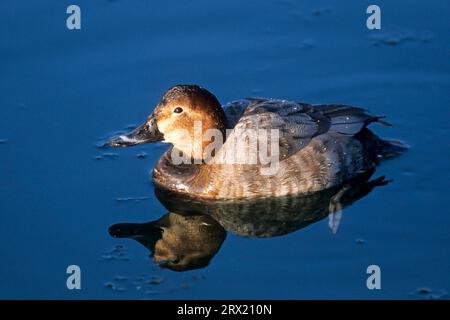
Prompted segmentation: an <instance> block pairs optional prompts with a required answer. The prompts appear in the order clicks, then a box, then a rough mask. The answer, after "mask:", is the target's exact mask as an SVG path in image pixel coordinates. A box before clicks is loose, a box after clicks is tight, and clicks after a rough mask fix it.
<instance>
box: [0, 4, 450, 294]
mask: <svg viewBox="0 0 450 320" xmlns="http://www.w3.org/2000/svg"><path fill="white" fill-rule="evenodd" d="M69 4H70V3H68V2H64V1H39V2H37V1H36V2H26V1H2V2H1V4H0V17H1V19H0V39H1V42H0V158H1V160H0V240H1V244H2V246H1V249H0V256H1V266H0V279H1V281H0V298H13V299H18V298H27V299H28V298H43V299H47V298H63V299H78V298H102V299H103V298H105V299H172V298H193V299H196V298H289V299H297V298H299V299H300V298H301V299H303V298H307V299H308V298H325V299H329V298H344V299H345V298H364V299H384V298H387V299H390V298H399V299H410V298H414V299H416V298H417V299H429V298H446V297H447V298H448V296H447V295H446V293H447V292H449V290H450V278H449V276H448V274H449V272H450V232H449V225H450V205H449V202H448V196H449V189H450V188H449V186H450V183H449V181H450V170H449V166H448V159H449V158H450V152H449V150H450V148H449V147H450V145H449V142H448V139H447V138H448V135H449V115H450V113H449V109H450V95H449V92H450V90H449V89H450V59H449V58H450V42H449V39H450V28H449V23H448V22H449V16H450V5H449V4H448V3H447V2H446V1H439V0H430V1H426V2H423V1H395V2H394V1H381V0H379V1H377V4H378V5H379V6H380V7H381V10H382V29H381V30H368V29H367V28H366V27H365V22H366V18H367V16H368V15H367V14H366V8H367V6H368V5H369V4H372V3H371V2H369V1H357V0H351V1H346V2H345V6H344V5H343V4H342V1H337V0H336V1H332V0H328V1H325V0H323V1H322V0H320V1H311V2H309V3H306V2H303V1H302V2H299V1H293V0H278V1H275V0H272V1H265V2H264V3H263V2H262V1H245V2H244V1H235V0H230V1H226V2H225V1H223V2H220V3H219V2H218V3H216V2H214V3H213V2H211V1H206V0H200V1H193V0H190V1H184V2H183V3H181V2H179V1H164V2H150V1H143V0H140V1H138V0H131V1H123V0H116V1H106V0H102V1H100V0H99V1H87V0H83V1H82V0H77V1H76V4H78V5H79V6H80V7H81V12H82V29H81V30H74V31H70V30H68V29H67V28H66V17H67V14H66V8H67V6H68V5H69ZM177 83H197V84H200V85H202V86H204V87H206V88H208V89H209V90H210V91H212V92H213V93H215V94H216V96H217V97H218V99H219V100H220V101H221V102H223V103H225V102H228V101H230V100H234V99H238V98H242V97H247V96H265V97H277V98H286V99H292V100H300V101H307V102H312V103H331V102H337V103H345V104H351V105H359V106H364V107H366V108H368V109H370V110H371V111H372V112H373V113H374V114H384V115H387V116H388V118H387V119H388V120H389V121H390V122H392V123H393V124H394V125H395V126H394V127H393V128H382V127H381V128H379V127H377V128H375V129H374V130H375V131H376V132H377V133H378V134H380V135H381V136H383V137H390V138H395V139H400V140H402V141H404V142H406V143H407V144H408V145H409V146H410V149H409V150H408V152H407V153H405V154H404V155H402V156H401V157H398V158H396V159H393V160H390V161H387V162H384V163H383V164H382V165H381V166H380V167H379V168H378V169H377V172H376V173H375V175H374V176H375V177H377V176H381V175H385V176H386V177H387V178H389V179H393V180H394V181H393V182H392V183H390V184H389V185H387V186H384V187H380V188H376V189H375V190H373V191H372V192H371V193H370V194H369V195H367V196H366V197H364V198H363V199H360V200H359V201H357V202H355V203H354V204H353V205H352V206H350V207H348V208H346V209H345V210H344V212H343V214H342V221H341V224H340V226H339V230H338V232H337V233H336V234H334V233H333V232H331V230H330V228H329V227H328V219H326V218H325V219H323V220H320V221H318V222H316V223H313V224H311V225H309V226H307V227H305V228H302V229H300V230H298V231H295V232H291V233H289V234H287V235H284V236H279V237H270V238H263V239H255V238H251V237H250V238H249V237H241V236H239V235H235V234H233V233H228V234H227V237H226V239H225V241H224V243H223V244H222V246H221V248H220V250H219V252H218V253H217V254H216V255H215V256H214V257H213V258H212V260H211V262H210V264H209V266H207V267H206V268H201V269H196V270H192V271H186V272H173V271H171V270H168V269H161V268H158V267H157V266H156V265H155V264H154V263H153V262H152V260H151V258H149V250H148V249H146V248H145V247H144V246H142V245H140V244H138V243H137V242H135V241H133V240H130V239H116V238H113V237H111V236H110V235H109V233H108V228H109V227H110V226H111V225H112V224H115V223H118V222H148V221H153V220H157V219H159V218H160V217H161V216H162V215H164V214H165V213H166V212H167V210H166V209H165V208H164V207H163V206H162V205H161V204H160V202H159V201H158V200H157V199H156V197H155V195H154V193H153V186H152V184H151V181H150V179H149V174H150V172H151V169H152V168H153V166H154V164H155V162H156V160H157V159H158V158H159V157H160V155H161V154H162V153H163V151H164V149H165V147H166V146H164V145H158V144H156V145H152V144H148V145H144V146H142V147H140V146H139V147H134V148H126V149H111V150H109V149H108V150H104V149H99V148H97V143H98V141H99V140H101V139H102V137H105V136H108V135H110V134H112V133H113V132H115V131H117V130H121V129H124V128H126V127H127V126H130V125H135V124H139V123H140V122H142V121H143V119H144V118H145V117H146V116H147V115H148V114H149V113H150V112H151V111H152V109H153V107H154V105H155V104H156V103H157V101H158V99H159V97H160V96H161V94H162V93H163V92H164V91H165V90H166V89H167V88H168V87H170V86H172V85H174V84H177ZM104 153H107V154H104ZM138 155H142V156H143V157H138ZM130 197H131V198H136V197H138V198H141V199H140V201H138V200H128V201H118V199H119V200H120V199H121V198H130ZM117 246H119V247H117ZM114 248H116V249H114ZM71 264H76V265H79V266H80V268H81V283H82V288H81V290H68V289H67V287H66V278H67V276H68V275H67V274H66V268H67V266H68V265H71ZM371 264H376V265H379V266H380V268H381V283H382V284H381V286H382V287H381V290H368V289H367V287H366V279H367V277H368V275H367V274H366V268H367V266H369V265H371ZM421 288H426V289H422V290H421Z"/></svg>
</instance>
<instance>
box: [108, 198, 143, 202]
mask: <svg viewBox="0 0 450 320" xmlns="http://www.w3.org/2000/svg"><path fill="white" fill-rule="evenodd" d="M148 199H150V197H122V198H116V201H117V202H141V201H144V200H148Z"/></svg>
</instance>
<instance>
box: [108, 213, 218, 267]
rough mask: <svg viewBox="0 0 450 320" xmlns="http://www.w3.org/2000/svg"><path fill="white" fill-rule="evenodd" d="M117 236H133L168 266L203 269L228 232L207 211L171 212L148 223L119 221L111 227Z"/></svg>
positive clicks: (113, 233)
mask: <svg viewBox="0 0 450 320" xmlns="http://www.w3.org/2000/svg"><path fill="white" fill-rule="evenodd" d="M109 233H110V234H111V235H112V236H113V237H117V238H133V239H134V240H136V241H138V242H140V243H141V244H142V245H144V246H145V247H146V248H148V249H150V250H151V252H152V256H153V259H154V260H155V261H156V262H157V263H158V264H159V265H160V266H161V267H164V268H169V269H171V270H174V271H185V270H190V269H196V268H202V267H205V266H207V265H208V264H209V261H210V260H211V258H212V257H213V256H214V255H215V254H216V253H217V251H218V250H219V248H220V246H221V245H222V243H223V241H224V240H225V236H226V232H225V230H224V229H223V228H222V227H221V226H220V224H218V223H217V222H216V221H215V220H214V219H213V218H211V217H210V216H208V215H204V214H192V215H181V214H177V213H167V214H165V215H163V216H162V217H161V218H159V219H158V220H156V221H152V222H148V223H119V224H115V225H113V226H111V227H110V228H109Z"/></svg>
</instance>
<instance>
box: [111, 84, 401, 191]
mask: <svg viewBox="0 0 450 320" xmlns="http://www.w3.org/2000/svg"><path fill="white" fill-rule="evenodd" d="M203 90H204V89H201V88H199V87H196V86H176V87H174V88H172V89H170V90H169V91H168V93H166V94H165V95H164V96H163V98H162V99H161V101H162V102H161V103H160V105H159V106H158V107H157V109H156V111H155V113H154V114H153V115H152V116H151V117H150V118H149V122H148V123H147V129H148V128H150V129H153V131H158V134H161V133H162V134H163V136H164V137H166V136H168V137H171V139H172V140H177V139H180V138H179V135H175V134H173V133H172V131H171V130H170V127H171V126H173V124H174V123H178V124H179V123H180V121H183V122H182V123H185V122H187V121H191V120H192V119H188V118H185V119H183V118H176V119H175V120H173V119H171V118H172V115H167V114H166V115H164V110H162V111H161V110H160V109H158V108H168V109H170V110H172V109H173V108H174V107H175V108H177V107H176V106H178V105H183V106H184V109H186V106H185V105H186V101H189V104H190V107H189V108H190V109H189V110H190V115H191V117H192V114H195V115H196V117H200V119H201V117H202V116H205V117H207V116H208V117H209V115H207V114H205V115H202V112H203V111H205V112H208V113H212V115H211V116H210V117H212V120H211V119H208V120H206V123H209V126H208V127H209V128H215V129H218V130H219V131H221V132H224V131H225V129H230V130H229V134H228V135H227V138H226V140H225V141H224V143H223V146H222V147H221V148H220V149H219V150H216V153H215V155H216V156H217V158H219V156H220V155H223V154H224V153H229V152H235V153H237V154H242V153H247V152H249V149H248V148H255V145H250V144H243V145H240V146H238V147H236V144H233V143H232V141H236V140H235V139H239V138H240V136H241V135H242V132H243V131H244V132H245V130H248V129H254V130H261V129H263V130H274V129H275V130H277V131H278V132H279V143H278V146H279V156H278V158H277V160H279V162H278V165H277V168H276V170H274V171H273V172H272V173H271V174H262V173H261V169H262V168H263V167H267V165H263V164H261V162H260V161H258V162H257V163H252V164H247V163H244V164H242V163H224V162H220V161H213V162H209V163H205V162H206V161H200V162H201V164H193V163H189V164H178V163H177V164H175V163H176V162H174V161H173V158H172V154H173V153H172V148H170V149H169V150H168V151H167V152H166V153H165V154H164V155H163V156H162V157H161V159H160V160H159V161H158V162H157V165H156V167H155V168H154V170H153V180H154V182H155V184H156V185H157V187H159V188H163V189H168V190H171V191H175V192H179V193H183V194H186V195H188V196H190V197H195V198H201V199H238V198H254V197H273V196H275V197H278V196H285V195H291V194H299V193H309V192H314V191H320V190H324V189H327V188H330V187H333V186H336V185H339V184H341V183H343V182H345V181H346V180H349V179H351V178H353V177H355V176H356V175H358V174H360V173H361V172H364V171H367V170H369V169H371V168H373V167H374V166H375V165H376V164H377V163H378V160H379V158H380V157H383V156H386V155H388V154H391V153H392V152H394V153H395V152H398V151H399V150H400V148H401V147H400V146H398V147H396V146H395V145H393V144H391V143H390V142H386V141H384V140H381V139H379V138H378V137H377V136H375V135H374V134H373V133H371V131H370V130H369V129H367V128H366V126H367V125H368V124H370V123H372V122H379V123H384V122H382V121H380V117H374V116H370V115H369V114H367V112H366V111H365V110H363V109H361V108H358V107H351V106H346V105H317V106H313V105H310V104H305V103H296V102H291V101H285V100H274V99H245V100H240V101H236V102H233V103H230V104H228V105H226V106H224V108H223V110H224V111H221V110H222V108H220V105H218V106H213V107H212V108H211V107H209V106H207V105H209V104H214V103H215V102H217V100H215V101H212V102H211V99H212V98H211V97H208V96H207V97H206V98H204V97H203V99H202V97H201V96H200V97H199V95H201V94H205V93H204V91H206V90H204V91H203ZM171 91H172V92H171ZM173 91H175V93H174V92H173ZM208 93H209V92H208ZM180 97H181V98H180ZM212 97H214V96H212ZM214 99H215V98H214ZM214 99H213V100H214ZM167 105H169V107H167ZM178 108H179V107H178ZM219 108H220V109H219ZM174 110H175V109H174ZM178 111H179V110H178ZM183 111H184V112H185V113H188V111H186V110H183V109H182V112H183ZM174 112H175V111H174ZM198 114H200V116H199V115H198ZM188 115H189V114H188ZM167 117H168V118H169V119H168V118H167ZM176 117H179V115H176ZM155 118H156V120H154V119H155ZM201 120H203V119H201ZM152 121H153V122H152ZM154 121H156V125H157V128H156V127H151V126H150V125H149V123H151V125H152V126H154V125H155V123H154ZM168 121H169V124H168ZM174 121H177V122H174ZM191 122H192V121H191ZM204 122H205V121H204ZM221 122H222V123H221ZM160 123H161V127H162V128H163V129H164V131H165V132H163V131H162V130H161V129H159V128H160ZM178 124H177V125H176V126H178ZM138 131H139V130H138ZM150 131H151V130H150ZM159 131H160V132H159ZM168 131H170V132H168ZM138 133H139V132H138ZM140 134H142V132H141V133H140ZM135 135H136V132H135V134H134V136H135ZM134 136H133V139H134ZM173 137H177V138H173ZM123 138H124V137H122V139H123ZM125 138H126V139H128V140H130V138H129V137H125ZM170 142H171V143H173V144H174V145H175V147H176V148H178V149H180V150H183V149H186V146H185V143H184V142H183V143H184V144H183V143H181V142H178V141H170ZM116 145H120V144H116ZM257 148H259V147H256V149H257ZM396 148H397V149H396ZM252 151H255V150H252ZM200 160H205V159H200Z"/></svg>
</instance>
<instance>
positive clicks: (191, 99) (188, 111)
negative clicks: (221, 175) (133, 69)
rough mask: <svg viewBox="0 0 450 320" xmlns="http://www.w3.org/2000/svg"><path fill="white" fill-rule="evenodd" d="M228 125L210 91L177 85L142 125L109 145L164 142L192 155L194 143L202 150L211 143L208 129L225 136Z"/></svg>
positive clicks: (167, 92) (161, 100)
mask: <svg viewBox="0 0 450 320" xmlns="http://www.w3.org/2000/svg"><path fill="white" fill-rule="evenodd" d="M225 124H226V118H225V113H224V111H223V109H222V107H221V106H220V103H219V101H218V100H217V98H216V97H215V96H214V95H213V94H212V93H211V92H209V91H208V90H206V89H204V88H201V87H199V86H197V85H176V86H174V87H172V88H170V89H169V90H167V91H166V93H164V95H163V96H162V97H161V99H160V101H159V103H158V104H157V106H156V108H155V110H154V111H153V113H152V114H151V115H150V116H149V117H148V118H147V120H146V122H145V123H144V124H143V125H141V126H139V127H138V128H136V129H135V130H134V131H133V132H131V133H129V134H126V135H121V136H119V137H116V138H114V139H112V140H111V141H110V142H109V145H111V146H131V145H137V144H141V143H146V142H154V141H164V142H169V143H172V144H173V145H174V147H175V148H177V149H179V150H181V151H185V152H190V153H193V150H194V149H193V148H194V144H195V143H197V144H198V143H201V146H202V148H203V150H204V148H205V147H206V145H208V144H209V143H210V141H203V135H204V133H205V132H206V131H207V130H210V129H216V130H218V131H220V132H221V134H222V137H225ZM196 130H197V131H196ZM196 133H199V134H196ZM198 139H201V142H200V141H198Z"/></svg>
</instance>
